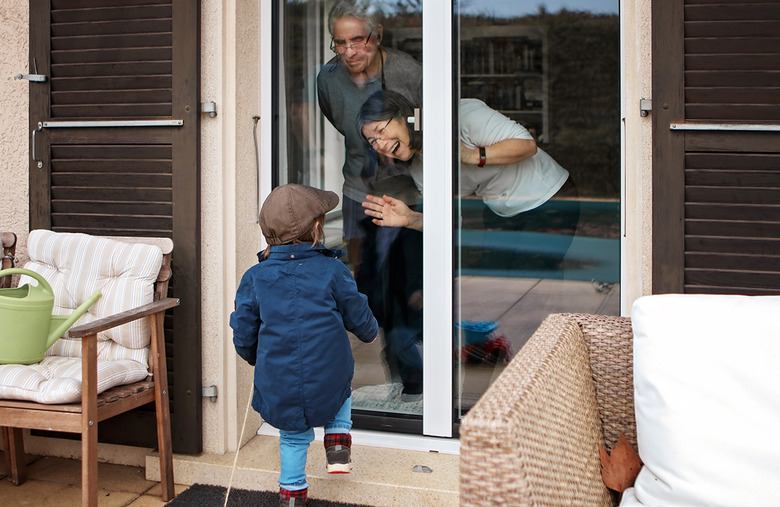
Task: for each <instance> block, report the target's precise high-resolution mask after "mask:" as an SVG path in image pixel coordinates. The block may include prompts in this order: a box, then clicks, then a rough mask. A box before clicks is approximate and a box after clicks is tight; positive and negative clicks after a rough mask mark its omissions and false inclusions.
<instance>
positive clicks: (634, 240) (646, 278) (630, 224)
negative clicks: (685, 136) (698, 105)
mask: <svg viewBox="0 0 780 507" xmlns="http://www.w3.org/2000/svg"><path fill="white" fill-rule="evenodd" d="M650 5H651V0H637V1H631V0H624V1H622V2H621V5H620V16H621V27H622V30H621V38H622V44H621V45H622V48H623V61H622V67H623V69H622V75H623V83H622V96H623V97H622V101H623V115H622V116H623V132H624V166H625V172H624V181H623V188H624V192H623V207H624V225H623V242H622V245H621V270H622V273H621V286H620V287H621V311H622V313H623V314H625V315H627V314H628V313H630V311H631V304H632V303H633V301H634V300H635V299H636V298H638V297H640V296H643V295H647V294H650V291H651V281H652V278H651V260H652V259H651V253H652V237H651V233H652V214H651V206H650V205H651V197H652V172H651V171H652V160H651V155H652V150H651V140H652V131H651V127H652V116H650V115H652V113H650V115H648V116H646V117H642V116H640V114H639V101H640V99H642V98H652V86H651V84H652V80H651V71H652V60H651V49H652V47H651V30H650V28H651V25H650Z"/></svg>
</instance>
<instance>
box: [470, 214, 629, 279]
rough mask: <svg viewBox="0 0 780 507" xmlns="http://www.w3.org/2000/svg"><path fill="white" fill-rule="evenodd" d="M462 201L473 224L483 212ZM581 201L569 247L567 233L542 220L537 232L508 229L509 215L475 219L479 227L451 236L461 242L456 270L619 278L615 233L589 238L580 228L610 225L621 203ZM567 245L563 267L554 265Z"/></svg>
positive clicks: (608, 227) (607, 227)
mask: <svg viewBox="0 0 780 507" xmlns="http://www.w3.org/2000/svg"><path fill="white" fill-rule="evenodd" d="M462 203H463V208H462V210H463V215H464V217H463V218H464V221H463V223H464V225H465V224H467V223H473V224H474V225H477V223H478V222H477V221H476V220H475V218H474V217H475V216H476V215H477V214H482V211H481V210H482V206H481V203H475V202H474V201H471V202H469V201H468V200H464V201H462ZM580 204H581V213H580V224H581V226H580V227H579V228H578V234H577V235H575V237H574V240H573V241H572V242H571V245H570V246H568V245H569V239H568V238H566V237H565V236H563V235H561V234H555V233H554V230H551V228H549V227H542V226H541V225H542V224H540V230H539V232H529V231H516V230H511V229H512V224H511V219H500V218H498V217H496V220H493V219H491V218H490V217H488V219H487V220H482V221H479V225H481V226H482V227H484V229H482V228H480V229H467V228H466V229H463V230H462V231H461V234H460V236H457V235H456V238H455V240H456V242H458V241H459V244H460V245H461V247H462V249H461V268H462V271H461V274H463V275H480V276H504V277H522V278H556V279H567V280H583V281H591V280H596V281H599V282H610V283H613V282H618V281H619V277H620V239H619V237H588V236H585V235H583V234H582V231H583V230H588V231H593V230H605V231H611V230H614V229H615V228H616V227H617V224H619V220H620V204H619V203H617V202H601V201H599V202H591V201H583V202H581V203H580ZM568 206H569V202H568V201H560V206H559V207H558V211H559V212H562V213H565V212H566V209H567V207H568ZM483 218H484V217H483ZM553 229H554V228H553ZM605 235H607V236H609V235H611V236H615V234H605ZM567 246H568V253H567V254H566V260H565V261H564V270H563V271H560V270H556V269H555V267H554V264H555V263H554V262H551V260H550V259H554V258H556V257H557V258H559V257H560V254H561V253H563V251H564V249H565V248H566V247H567Z"/></svg>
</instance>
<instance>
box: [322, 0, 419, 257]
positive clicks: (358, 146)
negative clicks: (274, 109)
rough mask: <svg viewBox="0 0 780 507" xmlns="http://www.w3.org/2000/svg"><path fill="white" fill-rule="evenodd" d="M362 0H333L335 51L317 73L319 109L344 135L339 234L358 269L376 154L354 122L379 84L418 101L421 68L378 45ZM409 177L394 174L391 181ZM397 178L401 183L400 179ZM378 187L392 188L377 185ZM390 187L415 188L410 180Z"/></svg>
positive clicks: (377, 30)
mask: <svg viewBox="0 0 780 507" xmlns="http://www.w3.org/2000/svg"><path fill="white" fill-rule="evenodd" d="M370 9H371V5H370V2H368V1H361V0H338V1H337V2H336V3H335V4H334V5H333V7H332V8H331V10H330V13H329V14H328V31H329V32H330V35H331V45H330V48H331V49H332V50H333V52H334V53H335V56H334V57H333V58H332V59H331V60H330V61H329V62H328V63H327V64H325V65H324V66H323V68H322V69H321V70H320V72H319V74H318V76H317V94H318V99H319V103H320V108H321V109H322V112H323V114H324V115H325V117H326V118H327V119H328V121H330V122H331V124H333V126H334V127H335V128H336V130H338V131H339V132H340V133H341V134H342V135H343V136H344V148H345V162H344V166H343V168H342V171H343V174H344V186H343V197H344V198H343V199H342V213H343V220H344V238H345V239H346V240H347V241H348V248H347V249H348V254H349V262H350V264H351V265H352V269H353V271H357V270H358V269H359V264H360V259H361V250H362V244H363V238H364V237H365V231H364V230H363V229H362V227H361V226H360V224H359V222H360V220H362V219H363V218H365V214H364V213H363V207H362V204H361V203H362V202H363V200H364V199H365V196H366V194H367V193H369V187H368V185H367V183H366V182H367V181H368V180H370V179H371V178H372V176H373V175H374V171H375V169H376V156H367V155H368V154H367V153H366V149H365V141H364V140H363V138H362V136H361V134H360V132H359V131H358V130H357V127H356V124H355V122H356V120H357V113H358V110H359V109H360V106H361V105H362V104H363V102H364V101H365V100H366V99H367V98H368V97H369V96H370V95H371V94H372V93H374V92H375V91H377V90H380V89H389V90H394V91H396V92H398V93H400V94H402V95H404V96H405V97H406V98H407V99H409V100H410V101H411V102H412V103H413V104H414V105H415V106H417V107H420V106H421V105H422V67H421V65H420V63H419V62H417V60H415V59H414V58H412V57H411V56H409V55H407V54H406V53H404V52H402V51H397V50H394V49H391V48H385V47H381V43H382V25H381V24H379V23H378V22H377V19H376V17H375V15H374V14H371V13H370ZM410 181H411V180H408V181H407V180H404V179H401V178H396V179H395V180H394V183H393V184H395V185H403V184H404V183H406V184H407V185H409V182H410ZM401 182H403V183H401ZM380 190H382V191H384V192H388V191H391V190H393V189H387V190H385V189H380ZM395 190H396V191H399V192H401V193H406V194H408V193H409V192H410V191H411V192H412V193H416V189H415V188H414V186H413V185H410V186H409V188H407V189H404V188H397V189H395Z"/></svg>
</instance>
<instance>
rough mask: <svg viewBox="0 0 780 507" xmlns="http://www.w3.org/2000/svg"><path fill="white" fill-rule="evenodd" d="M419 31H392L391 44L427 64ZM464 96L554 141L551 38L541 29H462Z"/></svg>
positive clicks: (519, 27) (538, 136) (490, 27)
mask: <svg viewBox="0 0 780 507" xmlns="http://www.w3.org/2000/svg"><path fill="white" fill-rule="evenodd" d="M421 41H422V39H421V37H420V30H419V29H408V28H407V29H397V30H393V31H392V40H391V45H392V46H393V47H395V48H397V49H400V50H402V51H406V52H407V53H409V54H411V55H412V56H414V57H415V58H417V59H418V60H422V44H421ZM460 72H461V74H460V95H461V97H470V98H476V99H480V100H482V101H484V102H485V103H486V104H487V105H489V106H490V107H492V108H493V109H496V110H498V111H500V112H501V113H503V114H504V115H506V116H508V117H509V118H512V119H513V120H515V121H516V122H518V123H520V124H522V125H523V126H525V127H526V128H527V129H528V130H529V131H531V133H532V134H533V135H534V137H536V139H537V140H538V141H539V142H540V143H549V142H550V125H549V114H548V110H549V99H548V97H549V93H548V82H547V36H546V31H545V28H544V27H537V26H522V25H521V26H512V25H501V26H495V25H490V26H461V31H460Z"/></svg>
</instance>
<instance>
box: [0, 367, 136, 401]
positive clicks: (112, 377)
mask: <svg viewBox="0 0 780 507" xmlns="http://www.w3.org/2000/svg"><path fill="white" fill-rule="evenodd" d="M97 375H98V392H99V393H102V392H103V391H105V390H106V389H109V388H111V387H115V386H120V385H124V384H129V383H132V382H138V381H139V380H143V379H145V378H146V376H147V375H148V373H147V371H146V367H145V366H144V365H143V364H141V363H139V362H138V361H131V360H128V359H120V360H118V361H98V373H97ZM0 398H2V399H7V400H26V401H35V402H38V403H74V402H77V401H79V400H80V399H81V359H80V358H77V357H59V356H47V357H44V358H43V361H41V362H40V363H36V364H30V365H26V364H3V365H0Z"/></svg>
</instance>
